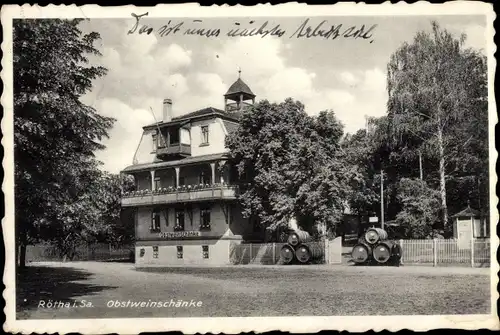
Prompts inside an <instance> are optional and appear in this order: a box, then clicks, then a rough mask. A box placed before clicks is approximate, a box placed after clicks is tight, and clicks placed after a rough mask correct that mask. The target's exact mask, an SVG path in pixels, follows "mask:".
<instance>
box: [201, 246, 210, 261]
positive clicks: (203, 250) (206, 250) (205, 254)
mask: <svg viewBox="0 0 500 335" xmlns="http://www.w3.org/2000/svg"><path fill="white" fill-rule="evenodd" d="M201 251H202V253H203V258H205V259H207V258H209V254H208V245H202V246H201Z"/></svg>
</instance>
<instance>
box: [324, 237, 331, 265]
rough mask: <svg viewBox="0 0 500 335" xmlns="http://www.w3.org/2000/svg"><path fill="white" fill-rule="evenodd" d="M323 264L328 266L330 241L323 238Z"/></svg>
mask: <svg viewBox="0 0 500 335" xmlns="http://www.w3.org/2000/svg"><path fill="white" fill-rule="evenodd" d="M324 249H325V250H324V252H325V264H330V240H329V239H327V238H325V246H324Z"/></svg>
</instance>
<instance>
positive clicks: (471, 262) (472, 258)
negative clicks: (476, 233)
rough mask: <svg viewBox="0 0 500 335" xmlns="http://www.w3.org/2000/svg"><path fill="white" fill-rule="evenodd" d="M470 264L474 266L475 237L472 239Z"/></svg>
mask: <svg viewBox="0 0 500 335" xmlns="http://www.w3.org/2000/svg"><path fill="white" fill-rule="evenodd" d="M470 265H471V267H474V237H472V238H471V239H470Z"/></svg>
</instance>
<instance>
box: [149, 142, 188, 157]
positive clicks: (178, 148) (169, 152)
mask: <svg viewBox="0 0 500 335" xmlns="http://www.w3.org/2000/svg"><path fill="white" fill-rule="evenodd" d="M156 155H157V156H158V157H168V156H170V157H173V156H181V157H189V156H191V146H190V145H189V144H170V145H169V146H168V147H159V148H158V149H156Z"/></svg>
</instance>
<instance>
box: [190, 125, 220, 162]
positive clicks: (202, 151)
mask: <svg viewBox="0 0 500 335" xmlns="http://www.w3.org/2000/svg"><path fill="white" fill-rule="evenodd" d="M218 120H219V119H216V118H213V119H208V120H200V121H195V122H193V123H192V124H191V156H201V155H210V154H217V153H222V152H226V151H227V150H226V148H225V145H224V141H225V132H226V131H225V128H224V124H223V123H222V122H220V120H219V121H218ZM206 125H208V145H205V144H202V134H201V127H202V126H206Z"/></svg>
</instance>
